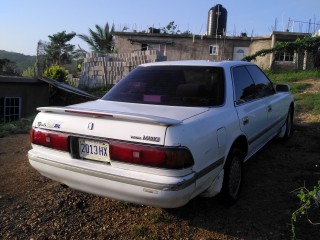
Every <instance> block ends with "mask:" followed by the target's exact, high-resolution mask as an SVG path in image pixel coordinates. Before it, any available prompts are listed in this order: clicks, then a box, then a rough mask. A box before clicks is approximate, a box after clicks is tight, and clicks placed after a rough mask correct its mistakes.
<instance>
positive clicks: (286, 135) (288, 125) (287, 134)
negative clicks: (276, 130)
mask: <svg viewBox="0 0 320 240" xmlns="http://www.w3.org/2000/svg"><path fill="white" fill-rule="evenodd" d="M285 126H286V131H285V133H284V136H283V139H285V140H288V139H289V138H291V137H292V133H293V111H292V108H290V109H289V111H288V114H287V120H286V125H285Z"/></svg>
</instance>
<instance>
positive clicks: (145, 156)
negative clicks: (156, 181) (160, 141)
mask: <svg viewBox="0 0 320 240" xmlns="http://www.w3.org/2000/svg"><path fill="white" fill-rule="evenodd" d="M110 158H111V161H120V162H126V163H132V164H138V165H144V166H151V167H159V168H167V169H182V168H187V167H190V166H192V165H193V163H194V162H193V158H192V155H191V153H190V152H189V150H187V149H186V148H180V147H176V148H168V147H157V146H145V145H136V144H129V143H121V142H111V143H110Z"/></svg>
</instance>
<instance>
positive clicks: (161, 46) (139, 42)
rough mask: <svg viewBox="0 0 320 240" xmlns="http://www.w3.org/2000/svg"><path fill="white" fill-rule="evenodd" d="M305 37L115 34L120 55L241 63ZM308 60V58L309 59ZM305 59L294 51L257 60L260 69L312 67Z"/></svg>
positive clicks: (284, 34)
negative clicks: (147, 54) (153, 54)
mask: <svg viewBox="0 0 320 240" xmlns="http://www.w3.org/2000/svg"><path fill="white" fill-rule="evenodd" d="M306 35H307V34H304V33H290V32H273V33H272V34H271V35H270V36H265V37H247V36H241V37H233V36H220V35H218V36H205V35H204V36H200V35H183V34H162V33H136V32H115V33H114V36H115V40H114V41H115V48H116V49H117V52H118V53H119V54H121V53H133V52H136V51H145V50H156V51H158V52H160V53H162V54H163V55H164V56H165V57H166V59H167V60H168V61H170V60H196V59H203V60H241V59H243V58H244V57H245V56H248V55H251V54H254V53H255V52H257V51H259V50H262V49H269V48H272V47H274V46H275V44H276V42H278V41H294V40H296V39H297V38H303V37H304V36H306ZM309 60H310V59H309ZM309 60H308V56H304V54H303V53H297V52H283V53H281V54H268V55H266V56H263V57H258V58H257V60H256V61H255V62H256V64H257V65H258V66H260V67H261V68H262V69H287V70H293V69H307V68H312V67H313V66H312V61H309Z"/></svg>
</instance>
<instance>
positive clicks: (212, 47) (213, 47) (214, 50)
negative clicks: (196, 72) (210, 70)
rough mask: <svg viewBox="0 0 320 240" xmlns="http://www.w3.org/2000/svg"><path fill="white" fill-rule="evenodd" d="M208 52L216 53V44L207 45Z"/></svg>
mask: <svg viewBox="0 0 320 240" xmlns="http://www.w3.org/2000/svg"><path fill="white" fill-rule="evenodd" d="M209 54H210V55H218V46H217V45H210V46H209Z"/></svg>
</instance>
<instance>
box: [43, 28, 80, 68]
mask: <svg viewBox="0 0 320 240" xmlns="http://www.w3.org/2000/svg"><path fill="white" fill-rule="evenodd" d="M75 35H76V33H75V32H71V33H66V31H62V32H58V33H56V34H53V35H49V36H48V37H49V39H50V41H51V42H50V43H49V44H48V45H47V46H46V48H45V52H46V55H47V58H48V60H49V62H51V64H53V65H59V66H60V65H63V64H66V63H70V62H71V60H72V53H73V51H74V48H75V46H74V45H72V44H67V42H69V41H70V40H71V39H72V38H73V37H74V36H75Z"/></svg>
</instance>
